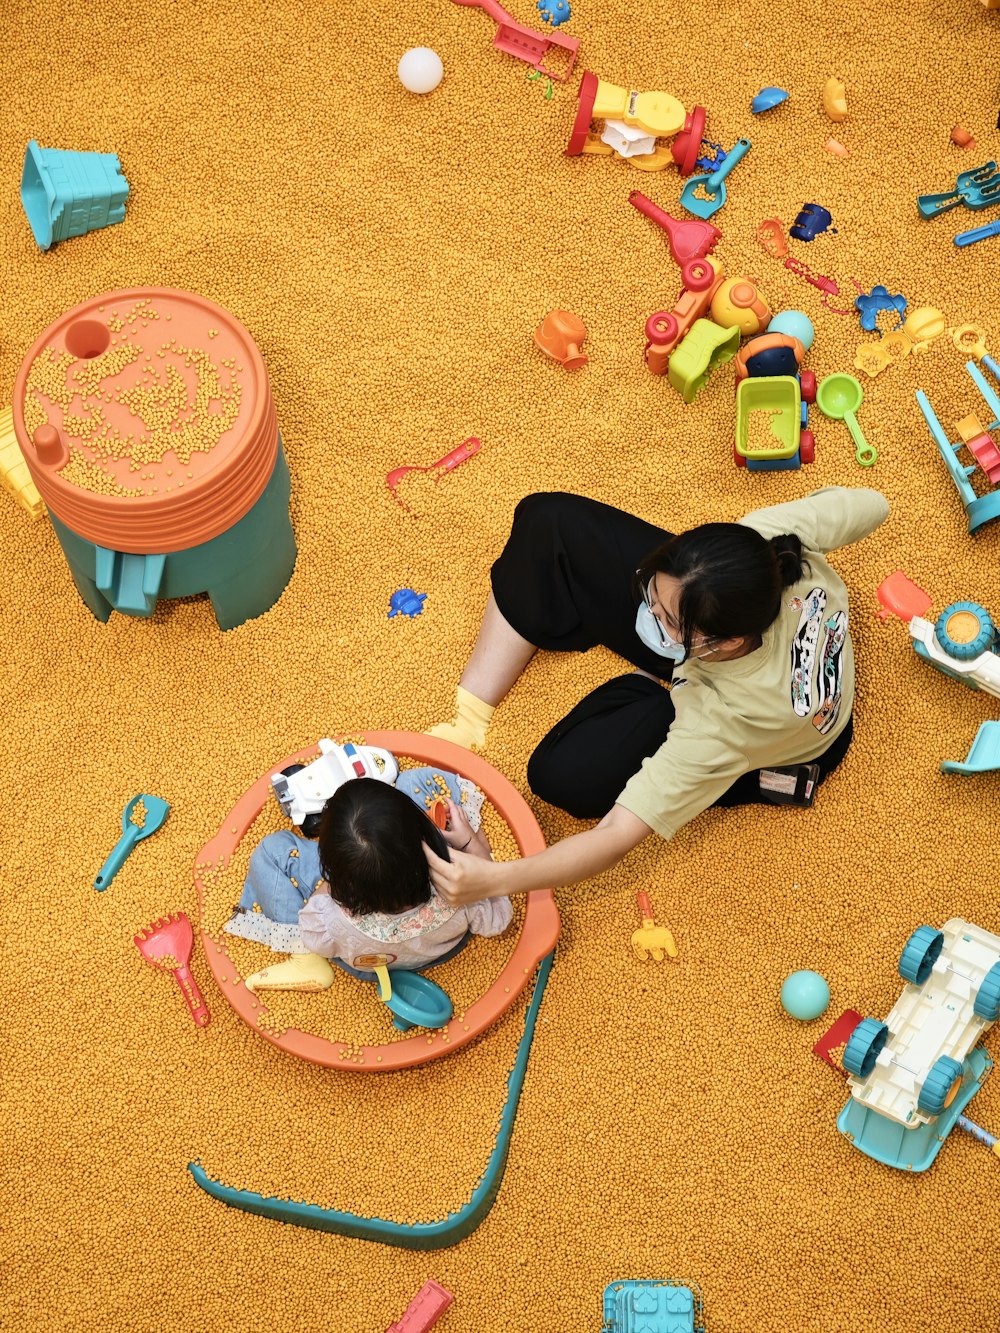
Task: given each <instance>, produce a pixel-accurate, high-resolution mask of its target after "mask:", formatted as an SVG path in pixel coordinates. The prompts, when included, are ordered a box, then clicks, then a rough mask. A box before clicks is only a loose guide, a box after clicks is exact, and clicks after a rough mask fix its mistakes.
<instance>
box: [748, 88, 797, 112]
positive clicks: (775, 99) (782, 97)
mask: <svg viewBox="0 0 1000 1333" xmlns="http://www.w3.org/2000/svg"><path fill="white" fill-rule="evenodd" d="M787 101H788V94H787V93H786V92H785V90H784V88H774V87H770V86H769V87H767V88H761V90H760V92H759V93H758V94H757V96H756V97H755V98H754V99H753V101H752V102H751V103H750V110H751V111H752V112H753V113H754V115H755V116H759V115H760V113H761V112H762V111H770V110H771V108H772V107H776V106H780V105H781V103H782V102H787Z"/></svg>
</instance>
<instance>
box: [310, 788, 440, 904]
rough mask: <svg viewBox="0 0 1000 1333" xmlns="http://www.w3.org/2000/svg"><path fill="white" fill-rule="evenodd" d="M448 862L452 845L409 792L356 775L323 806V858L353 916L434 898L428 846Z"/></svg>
mask: <svg viewBox="0 0 1000 1333" xmlns="http://www.w3.org/2000/svg"><path fill="white" fill-rule="evenodd" d="M424 843H427V845H428V846H429V847H430V848H431V850H432V851H434V852H437V854H438V856H440V857H441V858H442V859H443V860H445V861H448V860H450V857H449V855H448V844H447V843H446V842H445V840H444V838H443V837H442V836H441V831H440V830H439V829H438V828H437V827H436V826H435V824H434V823H433V821H432V820H431V819H430V818H429V817H428V816H427V815H425V814H424V813H423V811H422V810H421V809H420V807H419V806H417V805H415V804H414V803H413V801H411V800H410V798H409V796H407V795H406V794H405V792H401V791H397V789H396V788H395V787H390V786H389V785H388V783H386V782H379V781H378V779H377V778H354V779H352V780H351V781H350V782H345V783H344V785H343V786H342V787H338V788H337V790H336V791H335V792H334V793H333V795H332V796H331V797H330V799H329V800H328V801H327V803H326V805H325V806H324V808H323V818H322V821H321V823H320V828H319V861H320V866H321V867H322V870H323V877H324V879H325V880H326V881H327V883H328V884H329V885H330V893H331V895H332V896H333V898H334V899H335V900H336V901H337V902H338V903H340V905H341V907H343V908H346V910H347V911H348V912H350V913H351V914H352V915H353V916H364V915H365V914H366V913H368V912H387V913H389V914H395V913H397V912H405V911H406V910H407V908H410V907H419V906H420V904H421V903H426V902H428V901H429V900H430V896H431V882H430V875H429V872H428V868H427V861H426V858H425V857H424V852H423V844H424Z"/></svg>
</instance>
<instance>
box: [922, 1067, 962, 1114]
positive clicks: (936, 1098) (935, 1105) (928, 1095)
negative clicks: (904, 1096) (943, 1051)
mask: <svg viewBox="0 0 1000 1333" xmlns="http://www.w3.org/2000/svg"><path fill="white" fill-rule="evenodd" d="M961 1085H962V1066H961V1065H960V1064H959V1062H958V1061H957V1060H953V1059H952V1058H951V1056H950V1055H942V1056H939V1057H938V1059H937V1060H935V1061H934V1063H933V1064H932V1065H931V1070H930V1073H929V1074H928V1075H927V1077H926V1079H925V1080H924V1086H923V1087H922V1088H921V1089H920V1096H919V1097H918V1098H917V1110H918V1111H923V1113H924V1115H940V1114H941V1112H942V1111H943V1110H944V1109H945V1107H947V1106H950V1105H951V1103H952V1102H953V1101H954V1100H955V1096H956V1094H957V1093H958V1090H959V1088H960V1087H961Z"/></svg>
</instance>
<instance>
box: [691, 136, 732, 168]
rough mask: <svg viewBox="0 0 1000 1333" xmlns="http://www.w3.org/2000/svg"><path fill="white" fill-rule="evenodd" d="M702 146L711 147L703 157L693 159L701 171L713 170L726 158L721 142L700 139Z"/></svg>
mask: <svg viewBox="0 0 1000 1333" xmlns="http://www.w3.org/2000/svg"><path fill="white" fill-rule="evenodd" d="M701 142H702V146H703V147H704V148H708V149H711V152H709V153H707V154H706V155H705V156H704V157H699V158H696V159H695V166H696V167H698V168H699V169H700V170H701V171H715V169H716V168H717V167H721V166H722V164H723V162H725V160H726V152H725V149H724V148H723V147H722V144H721V143H712V141H711V139H702V141H701Z"/></svg>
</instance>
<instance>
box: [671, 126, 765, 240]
mask: <svg viewBox="0 0 1000 1333" xmlns="http://www.w3.org/2000/svg"><path fill="white" fill-rule="evenodd" d="M750 147H751V145H750V140H749V139H737V141H736V143H735V144H734V145H733V147H732V148H731V149H730V150H729V152H728V153H727V154H726V160H725V162H723V164H722V166H721V167H719V168H718V169H717V170H716V171H713V172H712V173H711V175H708V176H692V177H691V179H690V180H689V181H688V182H687V184H686V185H685V186H684V189H683V190H682V191H681V207H682V208H686V209H687V211H688V212H689V213H693V214H694V215H695V217H696V218H702V219H703V220H707V219H708V218H710V217H711V216H712V214H713V213H717V212H718V211H719V209H720V208H722V206H723V205H724V204H725V202H726V177H727V176H728V175H729V173H730V172H731V171H732V170H733V168H734V167H735V166H736V165H737V163H739V162H741V161H742V160H743V158H744V157H746V155H747V153H749V151H750Z"/></svg>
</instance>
